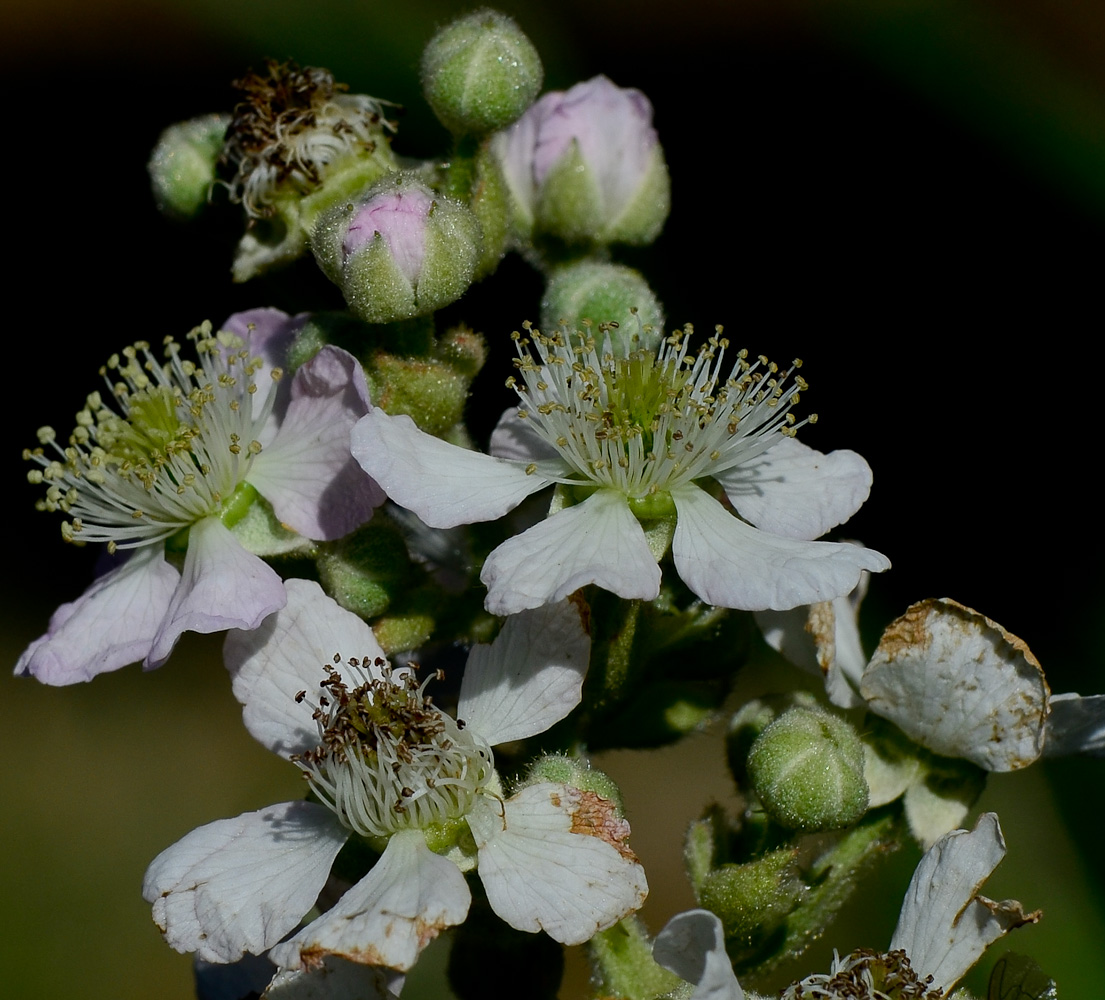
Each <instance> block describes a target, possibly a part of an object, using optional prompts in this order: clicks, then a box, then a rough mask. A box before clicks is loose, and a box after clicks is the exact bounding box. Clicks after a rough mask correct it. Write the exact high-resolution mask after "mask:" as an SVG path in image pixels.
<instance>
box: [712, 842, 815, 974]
mask: <svg viewBox="0 0 1105 1000" xmlns="http://www.w3.org/2000/svg"><path fill="white" fill-rule="evenodd" d="M797 853H798V852H797V851H795V850H792V849H783V850H778V851H771V852H770V853H768V854H765V855H764V856H763V857H761V858H757V859H756V860H755V861H750V862H748V863H747V864H743V865H737V864H725V865H721V866H719V867H718V868H715V869H714V870H713V871H711V872H710V874H709V875H707V876H706V878H705V879H704V880H703V882H702V885H701V886H700V887H699V890H698V901H699V903H700V904H701V905H702V906H704V907H705V908H706V909H708V910H712V911H713V912H714V913H716V914H717V915H718V916H719V917H720V918H721V922H722V923H723V924H724V925H725V936H726V938H730V939H735V941H734V945H735V947H736V948H738V949H739V951H740V952H741V953H742V954H744V955H747V954H754V953H755V951H756V949H757V948H759V947H761V946H762V945H763V944H764V942H765V941H766V940H768V939H769V938H770V937H771V936H772V934H774V933H776V932H777V931H778V929H779V927H780V925H781V924H782V922H783V921H784V920H785V919H786V918H787V916H788V915H789V914H790V913H791V911H793V910H794V908H795V907H796V906H797V905H798V904H799V903H800V902H801V900H802V896H803V895H804V893H805V887H804V886H803V885H802V881H801V879H800V878H799V875H798V867H797V864H796V860H797Z"/></svg>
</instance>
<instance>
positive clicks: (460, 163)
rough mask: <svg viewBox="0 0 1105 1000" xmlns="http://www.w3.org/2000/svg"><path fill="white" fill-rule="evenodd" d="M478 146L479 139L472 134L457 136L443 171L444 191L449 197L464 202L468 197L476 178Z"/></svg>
mask: <svg viewBox="0 0 1105 1000" xmlns="http://www.w3.org/2000/svg"><path fill="white" fill-rule="evenodd" d="M479 148H480V144H479V140H478V139H477V138H475V137H474V136H470V135H462V136H458V137H457V140H456V144H455V146H454V147H453V155H452V157H451V159H450V160H449V165H448V167H447V168H446V173H445V185H444V193H445V194H446V195H448V196H449V197H450V198H455V199H456V200H457V201H463V202H465V203H467V202H468V200H469V199H470V197H471V195H472V184H473V182H474V181H475V179H476V153H477V152H479Z"/></svg>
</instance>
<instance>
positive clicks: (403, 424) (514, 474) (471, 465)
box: [353, 408, 553, 528]
mask: <svg viewBox="0 0 1105 1000" xmlns="http://www.w3.org/2000/svg"><path fill="white" fill-rule="evenodd" d="M353 454H354V456H356V459H357V461H358V462H360V463H361V468H362V469H364V470H365V472H367V473H368V474H369V475H370V476H371V477H372V478H373V479H375V480H376V482H377V483H379V484H380V485H381V486H382V487H383V488H384V492H385V493H387V495H388V497H390V498H391V499H392V500H394V501H395V502H396V503H397V504H399V505H400V506H401V507H406V508H407V509H408V510H413V511H414V512H415V513H416V514H417V515H418V516H419V517H420V518H422V520H423V521H425V522H426V524H428V525H430V527H431V528H453V527H456V525H458V524H472V523H473V522H475V521H491V520H494V519H495V518H497V517H502V516H503V514H505V513H506V512H507V511H509V510H513V509H514V508H515V507H517V506H518V504H520V503H521V502H522V501H523V500H524V499H525V498H526V497H528V496H529V495H530V494H531V493H536V492H537V491H538V490H540V489H544V487H546V486H548V485H549V484H550V483H551V482H552V481H553V480H552V479H551V478H549V477H548V476H546V475H543V474H542V473H541V471H540V470H538V471H536V472H534V473H533V474H531V475H526V471H525V469H524V468H522V467H521V466H518V465H512V464H511V463H510V462H503V461H500V460H499V459H497V458H492V457H491V456H490V455H484V454H481V453H480V452H476V451H468V450H467V449H466V448H460V447H457V446H456V445H453V444H449V443H448V442H446V441H442V440H440V439H439V438H435V437H434V436H433V435H431V434H427V433H426V432H425V431H421V430H419V429H418V426H417V424H415V422H414V421H413V420H411V418H410V417H408V416H407V415H406V414H400V415H398V416H394V417H393V416H389V415H388V414H386V413H384V411H383V410H381V409H378V408H377V409H374V410H372V411H371V412H369V413H368V414H367V415H366V416H365V417H364V418H363V419H362V420H361V421H360V422H358V424H357V426H356V427H354V428H353Z"/></svg>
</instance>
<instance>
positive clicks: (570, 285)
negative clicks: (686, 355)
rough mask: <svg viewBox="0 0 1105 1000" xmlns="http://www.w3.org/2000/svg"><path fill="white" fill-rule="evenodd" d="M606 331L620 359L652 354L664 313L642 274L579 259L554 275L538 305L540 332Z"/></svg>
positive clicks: (619, 265)
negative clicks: (605, 326)
mask: <svg viewBox="0 0 1105 1000" xmlns="http://www.w3.org/2000/svg"><path fill="white" fill-rule="evenodd" d="M585 320H589V321H590V323H591V325H592V328H593V330H597V329H598V327H599V326H600V325H602V324H616V326H612V328H611V329H609V330H608V333H609V335H610V340H611V345H612V346H613V348H614V349H615V351H617V352H618V353H619V354H628V353H629V352H630V351H640V350H645V351H653V350H655V349H656V348H657V347H658V346H659V344H660V340H661V338H662V337H663V335H664V312H663V310H662V308H661V307H660V303H659V301H657V299H656V296H655V295H653V293H652V289H651V288H649V287H648V282H647V281H645V279H644V278H643V277H642V276H641V274H640V272H638V271H634V270H633V268H631V267H624V266H622V265H621V264H611V263H609V262H607V261H596V260H583V261H580V262H578V263H576V264H571V265H569V266H567V267H564V268H561V269H559V270H557V271H554V272H553V275H552V277H551V278H550V279H549V283H548V285H547V286H546V288H545V297H544V299H542V301H541V328H542V329H543V330H554V329H556V328H557V327H560V326H565V327H567V328H568V329H569V330H582V329H583V328H584V321H585Z"/></svg>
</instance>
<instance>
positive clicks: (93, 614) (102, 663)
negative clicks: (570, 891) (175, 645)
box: [15, 545, 180, 684]
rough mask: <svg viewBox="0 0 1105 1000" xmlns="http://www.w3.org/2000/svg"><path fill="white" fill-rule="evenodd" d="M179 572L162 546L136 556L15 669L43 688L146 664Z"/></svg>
mask: <svg viewBox="0 0 1105 1000" xmlns="http://www.w3.org/2000/svg"><path fill="white" fill-rule="evenodd" d="M179 580H180V574H179V573H178V572H177V571H176V570H175V569H173V567H172V566H170V565H169V564H168V563H167V562H165V551H164V549H163V547H162V546H160V545H149V546H146V547H144V548H141V549H138V550H137V551H136V552H134V553H133V554H132V555H131V556H130V557H129V558H128V559H127V560H126V562H124V563H123V564H122V565H121V566H116V567H115V568H114V569H112V570H110V571H109V572H107V573H105V574H104V575H103V576H101V577H100V578H99V579H98V580H96V581H95V582H94V583H93V584H92V585H91V586H90V587H89V588H88V589H87V590H86V591H85V592H84V593H83V594H81V596H80V597H78V598H77V599H76V600H75V601H71V602H70V603H68V604H63V605H61V607H59V608H58V609H57V611H55V612H54V614H53V616H52V617H51V618H50V626H49V628H48V629H47V631H46V634H45V635H43V636H41V637H39V638H38V639H36V640H35V641H34V642H32V643H31V645H30V646H28V647H27V649H26V651H25V652H24V653H23V655H22V656H20V657H19V662H18V663H16V665H15V673H16V674H17V675H23V674H30V675H31V676H33V677H36V678H38V680H40V681H42V683H43V684H76V683H77V682H79V681H88V680H91V679H92V678H93V677H96V676H98V675H99V674H103V673H107V672H108V671H109V670H118V669H119V668H120V667H125V666H126V665H127V664H128V663H134V662H136V661H138V660H141V659H142V658H143V657H145V656H146V654H147V653H149V651H150V647H151V646H152V645H153V640H154V637H155V636H156V635H157V632H158V629H160V628H161V623H162V621H163V620H164V618H165V612H166V611H167V610H168V607H169V602H170V600H172V596H173V593H174V591H175V590H176V588H177V583H178V582H179Z"/></svg>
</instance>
